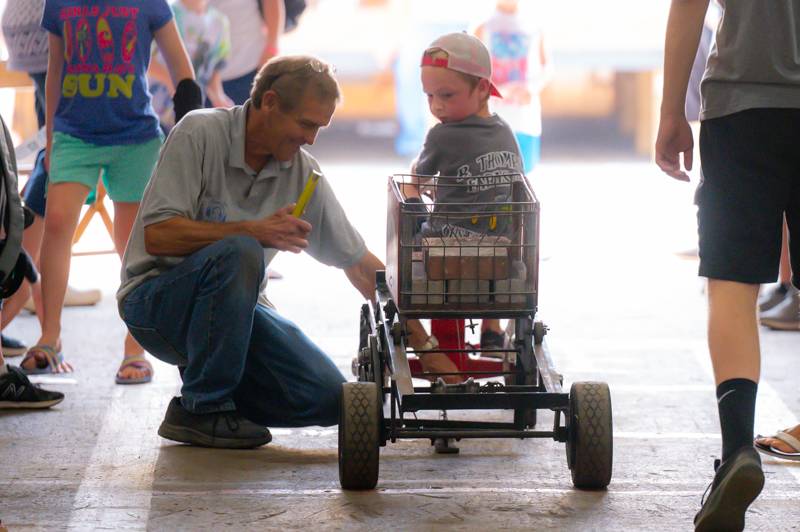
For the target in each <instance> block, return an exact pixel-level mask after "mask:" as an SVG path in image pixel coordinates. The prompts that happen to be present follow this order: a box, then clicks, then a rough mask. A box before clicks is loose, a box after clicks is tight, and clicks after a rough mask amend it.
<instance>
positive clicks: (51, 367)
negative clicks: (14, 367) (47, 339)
mask: <svg viewBox="0 0 800 532" xmlns="http://www.w3.org/2000/svg"><path fill="white" fill-rule="evenodd" d="M36 355H42V356H43V357H44V359H45V360H47V364H46V365H45V366H43V367H39V359H40V358H41V357H37V356H36ZM31 359H33V360H34V361H35V362H36V366H35V367H33V368H30V369H29V368H26V367H24V366H23V364H25V362H26V361H28V360H31ZM63 362H64V354H63V353H62V352H61V349H56V348H55V347H52V346H49V345H45V344H39V345H34V346H33V347H30V348H28V351H27V352H26V353H25V358H23V359H22V362H20V363H19V369H21V370H22V372H23V373H25V374H27V375H41V374H43V373H56V371H55V368H57V367H59V366H60V365H61V364H63Z"/></svg>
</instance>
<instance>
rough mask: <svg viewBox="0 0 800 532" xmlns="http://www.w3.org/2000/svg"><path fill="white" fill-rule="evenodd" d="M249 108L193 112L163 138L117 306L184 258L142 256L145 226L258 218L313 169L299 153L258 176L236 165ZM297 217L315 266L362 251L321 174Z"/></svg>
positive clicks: (291, 196) (343, 263)
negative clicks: (307, 230)
mask: <svg viewBox="0 0 800 532" xmlns="http://www.w3.org/2000/svg"><path fill="white" fill-rule="evenodd" d="M249 105H250V104H249V102H248V103H246V104H245V105H244V106H236V107H233V108H231V109H206V110H200V111H193V112H192V113H190V114H188V115H187V116H186V117H184V118H183V119H182V120H181V122H180V123H179V124H178V125H177V126H176V127H175V128H174V129H173V130H172V132H171V133H170V136H169V137H168V138H167V141H166V143H165V144H164V146H163V148H162V150H161V157H160V158H159V161H158V164H157V165H156V169H155V170H154V172H153V175H152V177H151V178H150V182H149V183H148V185H147V188H146V190H145V192H144V197H143V198H142V203H141V206H140V210H139V215H138V216H137V217H136V222H135V223H134V226H133V230H132V232H131V236H130V240H129V242H128V247H127V249H126V251H125V256H124V257H123V261H122V284H121V286H120V289H119V291H118V292H117V299H118V300H119V301H120V302H122V300H123V299H124V298H125V296H126V295H128V294H129V293H130V292H131V290H133V289H134V288H135V287H136V286H138V285H139V284H141V283H142V282H144V281H145V280H147V279H149V278H151V277H155V276H157V275H159V274H161V273H163V272H165V271H167V270H169V269H171V268H173V267H175V266H176V265H178V264H180V263H181V262H182V261H183V260H184V258H185V257H172V256H153V255H150V254H149V253H147V250H146V249H145V245H144V228H145V227H146V226H148V225H151V224H155V223H158V222H162V221H165V220H168V219H170V218H173V217H175V216H182V217H184V218H188V219H190V220H196V221H205V222H239V221H245V220H257V219H260V218H265V217H267V216H270V215H272V214H273V213H275V211H277V210H278V209H280V208H282V207H285V206H287V205H289V204H290V203H294V202H295V201H297V198H298V197H300V193H301V192H302V190H303V187H304V186H305V182H306V179H307V177H308V174H309V172H310V171H311V170H312V169H315V170H318V171H319V164H317V161H316V160H315V159H314V158H313V157H312V156H311V155H310V154H309V153H308V152H306V151H305V150H302V149H301V150H300V151H299V152H298V153H297V154H296V155H295V156H294V158H293V159H292V160H291V161H288V162H285V163H280V162H278V161H276V160H275V159H271V160H270V161H269V162H268V163H267V165H266V166H265V167H264V168H263V169H262V170H261V171H260V172H258V173H256V172H254V171H253V170H252V169H251V168H250V167H249V166H248V165H247V164H246V163H245V160H244V147H245V125H246V116H247V109H248V108H249ZM303 219H304V220H307V221H308V222H309V223H310V224H311V225H312V230H311V234H309V236H308V248H306V251H307V252H308V254H309V255H311V256H312V257H314V258H316V259H317V260H319V261H320V262H322V263H324V264H327V265H330V266H336V267H339V268H347V267H349V266H352V265H353V264H355V263H357V262H358V261H359V260H361V257H362V256H363V255H364V253H365V252H366V245H365V244H364V240H363V238H362V237H361V235H360V234H359V233H358V231H356V229H355V228H354V227H353V226H352V225H351V224H350V222H349V221H348V219H347V216H346V215H345V213H344V210H343V209H342V206H341V205H340V204H339V201H338V200H337V199H336V196H335V195H334V193H333V190H332V188H331V186H330V183H329V182H328V181H327V180H326V179H325V178H324V177H323V178H322V179H320V181H319V182H318V183H317V187H316V189H315V191H314V195H313V196H312V198H311V200H310V202H309V203H308V206H307V207H306V211H305V214H304V215H303ZM276 254H277V250H275V249H272V248H265V249H264V258H265V262H266V263H267V264H269V262H270V261H271V260H272V259H273V258H274V257H275V255H276ZM264 277H265V280H264V283H265V284H266V275H265V276H264ZM261 288H262V290H263V288H264V286H262V287H261ZM264 301H265V300H262V302H264Z"/></svg>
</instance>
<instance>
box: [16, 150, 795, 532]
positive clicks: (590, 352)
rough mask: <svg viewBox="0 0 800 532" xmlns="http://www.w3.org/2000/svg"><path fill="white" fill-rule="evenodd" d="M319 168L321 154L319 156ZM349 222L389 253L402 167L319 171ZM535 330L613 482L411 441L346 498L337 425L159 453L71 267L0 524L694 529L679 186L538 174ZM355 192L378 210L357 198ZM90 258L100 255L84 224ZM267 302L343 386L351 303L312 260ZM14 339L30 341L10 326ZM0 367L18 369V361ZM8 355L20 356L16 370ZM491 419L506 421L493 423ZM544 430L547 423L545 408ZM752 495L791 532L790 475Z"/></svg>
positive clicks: (104, 325)
mask: <svg viewBox="0 0 800 532" xmlns="http://www.w3.org/2000/svg"><path fill="white" fill-rule="evenodd" d="M324 162H325V159H323V163H324ZM323 168H324V169H326V171H327V174H328V176H329V178H330V179H331V180H332V181H333V182H334V185H335V187H336V190H337V193H338V195H339V197H340V199H341V201H342V203H343V204H344V205H345V206H346V208H347V210H348V212H349V214H350V216H351V219H352V221H353V222H354V224H355V225H356V227H358V228H360V229H361V230H362V232H363V234H364V237H365V239H366V240H367V242H368V244H369V245H370V247H372V248H373V249H374V250H375V251H376V252H377V253H378V254H379V255H383V249H384V227H385V226H384V224H385V211H384V205H385V203H384V202H385V199H384V198H385V176H386V175H387V174H388V173H390V172H392V171H402V169H403V167H402V166H399V163H397V162H386V161H384V162H377V163H375V164H361V165H353V164H345V163H340V162H334V163H331V164H328V165H325V164H323ZM535 188H536V190H537V193H538V194H539V196H540V199H541V201H542V203H543V211H542V215H543V226H542V252H543V259H544V260H543V262H542V268H541V278H540V289H541V294H540V308H541V313H540V315H541V317H542V318H543V319H544V320H545V321H546V323H548V325H549V326H550V327H551V332H550V335H549V336H548V341H549V345H550V348H551V350H552V352H553V357H554V359H555V361H556V363H557V365H558V367H559V370H560V371H561V372H562V373H564V375H565V379H566V382H565V384H566V385H567V386H568V385H569V383H570V382H572V381H577V380H605V381H607V382H608V383H609V384H610V386H611V392H612V398H613V408H614V430H615V442H614V445H615V448H614V451H615V452H614V460H615V462H614V477H613V479H612V482H611V485H610V486H609V488H608V490H607V491H601V492H581V491H577V490H574V489H572V487H571V483H570V477H569V471H568V469H567V466H566V459H565V452H564V447H563V445H562V444H557V443H554V442H552V441H545V440H539V441H492V440H486V441H464V442H462V443H461V449H462V450H461V454H460V455H456V456H442V455H435V454H433V453H432V449H431V447H430V446H429V443H428V442H426V441H409V442H402V443H398V444H394V445H391V444H390V445H389V446H388V447H387V448H385V449H383V450H382V453H381V475H380V482H379V484H378V489H377V490H376V491H374V492H368V493H345V492H342V491H341V490H340V489H339V484H338V476H337V475H338V473H337V456H336V445H337V440H336V430H335V428H319V427H311V428H307V429H297V430H285V429H280V430H274V431H273V435H274V441H273V443H272V444H270V445H268V446H266V447H263V448H261V449H258V450H254V451H219V450H208V449H200V448H190V447H185V446H180V445H174V444H172V443H170V442H168V441H165V440H162V439H160V438H159V437H158V436H157V435H156V428H157V426H158V424H159V423H160V422H161V418H162V416H163V413H164V410H165V407H166V404H167V402H168V401H169V399H170V397H172V395H173V394H176V393H177V390H178V389H179V385H178V378H177V372H176V371H175V370H174V369H173V368H171V367H168V366H166V365H164V364H161V363H157V364H156V377H155V379H154V382H153V383H151V384H149V385H143V386H129V387H123V386H117V385H115V384H114V383H113V375H114V371H115V369H116V366H117V364H118V361H119V358H120V355H121V353H120V349H121V341H122V335H123V327H122V325H121V323H120V322H119V321H118V320H117V319H116V312H115V306H114V301H113V291H114V288H115V285H116V283H117V279H118V267H119V264H118V261H117V260H116V259H115V258H114V257H113V256H100V257H90V258H77V259H75V262H74V268H73V273H72V279H73V282H74V284H76V285H79V286H90V285H93V286H102V288H103V290H104V294H105V297H104V299H103V301H102V303H101V304H100V305H98V306H97V307H94V308H89V309H68V310H66V311H65V314H64V347H65V353H66V355H67V357H68V359H69V360H70V361H71V362H72V363H73V365H74V366H75V367H76V372H75V373H74V374H72V375H69V376H66V377H62V378H56V377H41V378H39V379H38V381H39V382H46V383H47V384H48V385H49V386H52V387H53V388H57V389H59V390H63V391H64V392H65V393H66V394H67V399H66V400H65V401H64V402H63V403H62V404H61V405H59V406H58V407H56V408H54V409H52V410H50V411H45V412H25V413H20V412H15V413H0V519H2V522H3V524H5V525H7V526H10V529H11V530H29V529H39V530H55V529H64V528H74V529H80V530H83V529H122V528H130V529H152V530H177V529H181V530H221V529H235V530H263V529H284V528H286V529H299V528H313V529H362V530H371V529H376V528H379V527H380V528H390V529H421V530H432V529H440V528H442V529H446V528H453V529H455V528H458V529H475V530H485V529H536V530H576V531H577V530H581V531H582V530H645V529H647V530H688V529H690V528H691V523H692V518H693V516H694V513H695V512H696V511H697V509H698V508H699V504H700V496H701V494H702V492H703V490H704V489H705V487H706V485H707V483H708V482H709V481H710V480H711V477H712V471H713V470H712V462H713V459H714V457H715V456H717V455H718V452H719V450H718V449H719V436H718V425H717V414H716V408H715V406H714V405H715V401H714V389H713V386H712V381H711V377H710V366H709V363H708V359H707V354H706V348H705V339H704V330H705V308H704V298H703V294H702V287H703V284H702V283H701V282H700V281H699V280H698V279H697V278H696V276H695V270H696V263H695V262H693V261H683V260H680V259H678V258H677V257H676V256H675V255H673V253H672V252H673V251H675V250H680V249H685V248H689V247H691V246H692V245H693V210H692V208H691V190H690V189H689V187H687V186H684V185H681V184H678V183H674V182H671V181H670V180H669V179H668V178H666V177H664V176H663V175H661V174H659V173H658V172H657V171H656V169H655V167H654V166H652V165H650V164H647V163H620V164H595V163H582V164H578V163H574V164H557V163H550V164H544V165H543V166H542V167H541V173H540V174H539V175H538V176H536V177H535ZM364 198H373V199H372V200H370V201H365V200H364ZM94 231H95V232H94V233H93V234H94V236H93V237H91V238H94V239H95V240H96V244H97V246H99V247H104V246H107V245H108V244H107V242H106V241H104V240H103V238H104V235H103V234H102V230H101V229H100V230H98V229H97V228H95V229H94ZM275 267H276V268H277V269H278V270H280V271H281V272H282V273H284V274H285V275H286V278H285V279H284V280H281V281H277V282H274V283H273V284H272V285H271V287H270V289H269V294H270V297H271V299H272V300H273V301H274V302H275V303H276V304H277V305H278V307H279V308H280V309H281V310H282V311H283V312H284V314H285V315H286V316H288V317H290V318H291V319H294V320H295V321H296V322H297V323H299V324H300V325H301V326H302V327H303V328H304V329H305V330H306V331H307V332H308V333H309V335H310V336H311V337H312V338H314V339H316V340H317V341H318V342H319V344H320V345H321V346H322V347H323V348H324V349H326V350H327V352H328V353H330V355H331V356H332V357H333V358H334V360H335V361H336V362H337V364H338V365H339V367H340V368H341V369H342V371H344V372H345V374H346V375H349V365H350V359H351V357H352V356H353V355H354V354H355V348H356V345H357V339H358V337H357V327H358V309H359V303H360V302H359V297H358V295H357V294H356V292H355V291H354V290H353V289H351V288H350V287H349V286H348V284H347V283H346V282H345V278H344V276H343V275H342V274H341V273H340V272H338V271H336V270H333V269H330V268H327V267H324V266H320V265H318V264H316V263H315V262H313V261H312V260H310V259H309V258H308V257H307V256H299V257H295V256H281V257H279V258H278V260H277V262H276V263H275ZM9 332H10V333H11V334H13V335H16V336H20V337H22V338H24V339H25V340H27V341H29V342H31V341H34V340H36V333H37V324H36V320H35V318H33V317H31V316H28V315H23V316H21V317H20V318H19V319H18V320H17V321H16V322H15V323H14V324H13V325H12V326H11V329H10V331H9ZM798 340H800V334H798V333H776V332H764V335H763V337H762V344H763V351H764V353H765V355H766V356H765V360H764V380H763V381H762V383H761V386H760V389H759V403H758V413H757V417H758V419H757V430H758V431H760V432H766V431H773V430H775V429H779V428H783V427H785V426H788V425H791V424H793V423H795V421H796V418H795V415H796V413H797V412H800V394H798V393H797V390H798V386H797V381H796V380H795V378H794V377H795V376H796V375H797V368H798V360H797V356H798V348H797V346H798ZM12 360H13V359H12ZM17 360H18V359H17ZM498 415H499V414H498ZM542 417H544V418H546V419H549V417H548V416H547V415H544V416H542ZM764 463H765V471H766V475H767V484H766V487H765V489H764V492H763V494H762V496H761V498H760V499H758V501H757V502H756V503H755V504H754V505H753V506H752V510H751V511H750V512H749V513H748V517H747V524H748V529H750V530H790V529H798V528H800V464H788V463H782V462H778V461H776V460H771V459H765V461H764Z"/></svg>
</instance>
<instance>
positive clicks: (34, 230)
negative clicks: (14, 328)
mask: <svg viewBox="0 0 800 532" xmlns="http://www.w3.org/2000/svg"><path fill="white" fill-rule="evenodd" d="M43 235H44V218H42V217H41V216H38V215H37V216H34V217H33V223H32V224H31V225H30V226H29V227H28V228H27V229H25V231H23V232H22V247H23V248H24V249H25V251H27V252H28V255H30V257H31V260H32V261H33V263H34V264H36V267H37V268H38V267H39V250H40V249H41V244H42V236H43ZM31 288H33V290H31ZM31 292H34V293H35V292H38V293H39V297H40V298H41V284H39V283H37V284H36V285H34V286H33V287H31V284H30V283H29V282H28V281H27V280H25V281H23V282H22V284H21V285H20V287H19V290H17V292H16V293H15V294H14V295H13V296H11V297H10V298H8V299H6V300H5V301H3V318H2V325H0V328H2V329H5V328H6V326H7V325H8V324H9V323H11V320H13V319H14V318H15V317H17V314H19V312H20V311H21V310H22V308H23V307H24V306H25V303H26V302H27V301H28V298H29V297H31ZM37 315H38V316H39V323H40V324H41V313H38V314H37Z"/></svg>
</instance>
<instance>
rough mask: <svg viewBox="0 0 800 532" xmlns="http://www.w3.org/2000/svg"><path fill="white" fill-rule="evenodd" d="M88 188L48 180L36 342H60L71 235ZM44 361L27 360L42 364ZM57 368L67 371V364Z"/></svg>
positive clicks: (54, 345)
mask: <svg viewBox="0 0 800 532" xmlns="http://www.w3.org/2000/svg"><path fill="white" fill-rule="evenodd" d="M88 194H89V189H88V188H87V187H86V186H85V185H81V184H79V183H51V184H50V187H49V189H48V193H47V209H46V212H45V217H44V236H43V237H42V246H41V249H42V253H41V257H40V263H41V273H42V282H41V285H42V306H41V309H40V310H41V314H42V317H41V320H42V335H41V337H40V338H39V340H38V341H37V342H36V343H37V344H43V345H49V346H52V347H54V348H57V346H58V344H59V342H60V341H61V310H62V307H63V304H64V294H65V293H66V290H67V280H68V279H69V269H70V260H71V258H72V236H73V234H74V233H75V227H76V226H77V225H78V217H79V216H80V213H81V207H82V206H83V203H84V201H86V196H87V195H88ZM45 363H46V360H38V359H36V360H34V361H32V362H31V361H29V364H28V365H26V367H29V368H30V367H33V364H36V365H38V366H41V365H42V364H45ZM65 366H66V367H64V368H55V369H56V370H58V371H61V370H67V371H68V370H69V366H68V364H65Z"/></svg>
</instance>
